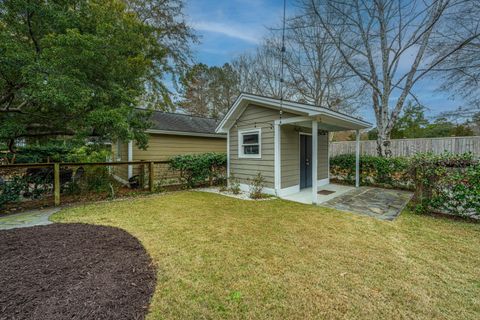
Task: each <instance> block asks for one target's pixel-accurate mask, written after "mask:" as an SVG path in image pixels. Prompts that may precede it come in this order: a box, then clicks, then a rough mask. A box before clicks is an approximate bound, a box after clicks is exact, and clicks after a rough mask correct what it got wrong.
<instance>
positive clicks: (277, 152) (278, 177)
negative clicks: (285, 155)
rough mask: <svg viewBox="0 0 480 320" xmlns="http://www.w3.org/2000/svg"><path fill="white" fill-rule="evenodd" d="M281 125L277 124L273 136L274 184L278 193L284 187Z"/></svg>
mask: <svg viewBox="0 0 480 320" xmlns="http://www.w3.org/2000/svg"><path fill="white" fill-rule="evenodd" d="M280 139H281V127H280V125H279V124H275V127H274V136H273V147H274V149H273V152H274V160H273V164H274V173H275V174H274V177H275V178H274V185H275V192H276V193H277V195H279V194H280V189H281V187H282V156H281V152H282V150H281V140H280Z"/></svg>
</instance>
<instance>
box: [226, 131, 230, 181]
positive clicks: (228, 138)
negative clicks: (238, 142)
mask: <svg viewBox="0 0 480 320" xmlns="http://www.w3.org/2000/svg"><path fill="white" fill-rule="evenodd" d="M229 178H230V130H228V132H227V184H228V179H229Z"/></svg>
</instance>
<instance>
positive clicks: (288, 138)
mask: <svg viewBox="0 0 480 320" xmlns="http://www.w3.org/2000/svg"><path fill="white" fill-rule="evenodd" d="M281 132H282V137H281V145H282V150H281V151H282V152H281V153H282V155H281V161H282V172H281V175H282V189H283V188H288V187H293V186H296V185H299V184H300V132H305V133H311V132H312V130H310V129H307V128H296V127H294V126H289V125H286V126H283V127H282V131H281ZM317 168H318V172H317V174H318V180H321V179H326V178H328V135H319V136H318V165H317Z"/></svg>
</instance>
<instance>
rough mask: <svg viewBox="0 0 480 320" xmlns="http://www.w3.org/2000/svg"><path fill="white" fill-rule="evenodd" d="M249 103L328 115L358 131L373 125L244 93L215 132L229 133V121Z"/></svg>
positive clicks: (303, 112) (296, 103) (337, 113)
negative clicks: (355, 127)
mask: <svg viewBox="0 0 480 320" xmlns="http://www.w3.org/2000/svg"><path fill="white" fill-rule="evenodd" d="M247 103H258V104H260V105H262V104H263V105H268V106H269V107H272V108H276V109H280V107H282V108H283V109H285V110H286V111H292V112H295V113H300V114H303V115H305V116H321V115H328V116H330V117H332V118H336V119H339V120H343V121H346V122H349V123H352V124H354V125H356V126H358V127H359V128H358V129H366V128H370V127H371V126H372V124H371V123H369V122H366V121H363V120H360V119H357V118H354V117H351V116H349V115H345V114H342V113H339V112H336V111H333V110H329V109H326V108H321V109H319V108H317V107H314V106H309V105H305V104H302V103H298V102H291V101H284V102H283V104H282V106H280V100H278V99H273V98H267V97H261V96H255V95H249V94H246V93H242V94H240V95H239V96H238V98H237V100H235V102H234V104H233V105H232V107H231V108H230V110H229V111H228V112H227V114H226V115H225V117H223V119H222V121H221V122H220V124H219V125H218V126H217V128H216V130H215V132H217V133H220V132H222V133H225V132H227V131H228V130H229V129H230V128H229V127H226V126H225V125H226V123H227V121H228V120H229V119H230V118H231V117H232V116H233V115H234V114H235V112H237V109H239V108H240V107H242V106H244V105H246V104H247Z"/></svg>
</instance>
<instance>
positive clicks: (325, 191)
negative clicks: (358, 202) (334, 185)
mask: <svg viewBox="0 0 480 320" xmlns="http://www.w3.org/2000/svg"><path fill="white" fill-rule="evenodd" d="M317 193H318V194H321V195H322V196H328V195H329V194H332V193H335V191H331V190H320V191H318V192H317Z"/></svg>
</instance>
